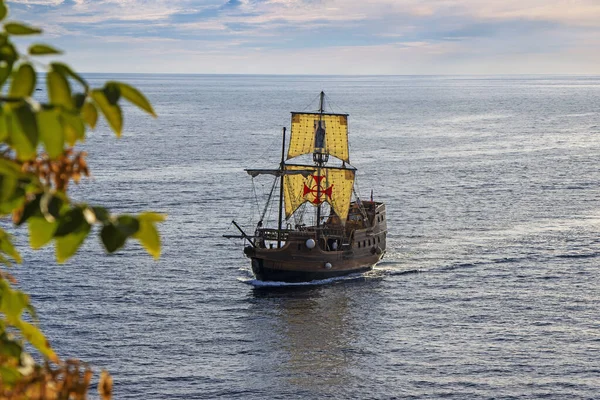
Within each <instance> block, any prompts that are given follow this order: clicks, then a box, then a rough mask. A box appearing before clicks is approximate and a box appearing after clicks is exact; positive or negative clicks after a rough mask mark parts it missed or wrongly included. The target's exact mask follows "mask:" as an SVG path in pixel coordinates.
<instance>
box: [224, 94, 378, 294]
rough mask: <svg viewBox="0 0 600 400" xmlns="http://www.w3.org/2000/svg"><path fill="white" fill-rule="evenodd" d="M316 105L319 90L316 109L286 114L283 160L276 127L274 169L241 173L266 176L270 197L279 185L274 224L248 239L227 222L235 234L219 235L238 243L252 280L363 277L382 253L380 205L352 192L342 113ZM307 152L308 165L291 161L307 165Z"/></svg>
mask: <svg viewBox="0 0 600 400" xmlns="http://www.w3.org/2000/svg"><path fill="white" fill-rule="evenodd" d="M324 100H325V94H324V93H323V92H321V93H320V101H319V110H318V112H292V121H291V135H290V140H289V145H288V150H287V156H286V152H285V147H286V128H283V144H282V154H281V163H280V164H279V168H277V169H247V170H246V172H247V173H248V174H250V175H251V176H252V177H253V178H254V177H257V176H259V175H272V176H274V177H275V182H274V184H273V187H272V190H271V194H273V190H274V189H275V185H276V183H278V184H279V199H278V201H279V209H278V220H277V221H276V225H277V226H276V227H266V226H263V220H262V218H261V220H260V221H259V222H258V224H257V226H256V228H255V231H254V233H253V234H252V235H248V234H246V232H244V231H243V229H242V228H241V227H240V226H239V225H238V224H237V223H236V222H235V221H233V224H234V225H235V227H236V228H237V229H238V230H239V231H240V233H241V235H224V236H225V237H229V238H234V237H235V238H244V239H246V241H247V242H248V245H247V246H246V247H245V248H244V254H245V255H246V256H247V257H248V258H250V259H251V266H252V272H253V274H254V275H255V277H256V279H258V280H261V281H281V282H310V281H315V280H323V279H328V278H332V277H338V276H343V275H349V274H354V273H360V272H365V271H369V270H371V269H372V268H373V266H374V265H375V264H376V263H377V262H378V261H379V260H380V259H381V258H382V257H383V255H384V254H385V250H386V234H387V225H386V215H385V205H384V204H383V203H381V202H377V201H373V194H372V193H373V192H371V200H370V201H363V200H360V199H359V198H358V196H357V195H356V192H355V190H354V179H355V174H356V168H354V167H352V166H351V164H350V158H349V148H348V114H334V113H326V112H325V111H324V109H323V107H324ZM311 154H312V162H304V163H298V162H297V161H296V160H298V159H302V158H304V159H307V158H308V160H310V158H309V157H310V155H311ZM302 156H304V157H302ZM330 158H331V160H330ZM331 161H335V162H331ZM336 164H337V165H336ZM273 197H274V196H271V195H270V196H269V200H272V199H273ZM307 205H310V206H314V213H308V214H313V216H314V218H313V220H312V223H308V224H306V223H304V219H306V214H307V213H306V212H303V213H301V214H302V215H301V217H300V218H299V217H298V214H300V212H299V209H301V208H304V209H306V206H307ZM266 209H267V208H265V211H266ZM263 218H264V213H263Z"/></svg>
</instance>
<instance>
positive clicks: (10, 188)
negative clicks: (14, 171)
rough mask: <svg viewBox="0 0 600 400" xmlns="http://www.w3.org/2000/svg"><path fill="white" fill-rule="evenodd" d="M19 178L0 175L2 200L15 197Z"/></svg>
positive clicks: (0, 197) (0, 195) (0, 198)
mask: <svg viewBox="0 0 600 400" xmlns="http://www.w3.org/2000/svg"><path fill="white" fill-rule="evenodd" d="M18 183H19V180H18V179H17V178H15V177H14V176H10V175H0V189H2V190H0V201H1V202H4V201H7V200H9V199H11V198H12V197H13V194H14V193H15V190H16V189H17V185H18Z"/></svg>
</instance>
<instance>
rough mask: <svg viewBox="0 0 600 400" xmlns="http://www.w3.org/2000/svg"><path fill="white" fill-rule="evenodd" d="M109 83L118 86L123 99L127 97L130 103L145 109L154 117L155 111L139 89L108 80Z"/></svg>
mask: <svg viewBox="0 0 600 400" xmlns="http://www.w3.org/2000/svg"><path fill="white" fill-rule="evenodd" d="M110 83H113V84H115V85H117V87H118V88H119V91H120V92H121V96H123V97H124V98H125V99H127V100H128V101H129V102H130V103H132V104H134V105H136V106H138V107H139V108H141V109H142V110H144V111H146V112H147V113H148V114H150V115H152V116H153V117H156V113H155V112H154V109H153V108H152V105H151V104H150V102H149V101H148V99H146V97H145V96H144V95H143V94H142V93H141V92H140V91H139V90H137V89H136V88H134V87H133V86H129V85H127V84H125V83H122V82H110Z"/></svg>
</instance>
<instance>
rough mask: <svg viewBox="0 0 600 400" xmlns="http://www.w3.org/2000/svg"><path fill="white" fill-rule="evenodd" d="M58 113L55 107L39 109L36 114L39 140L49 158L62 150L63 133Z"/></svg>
mask: <svg viewBox="0 0 600 400" xmlns="http://www.w3.org/2000/svg"><path fill="white" fill-rule="evenodd" d="M59 115H60V113H59V112H58V111H57V110H56V109H51V110H41V111H39V112H38V113H37V115H36V117H37V125H38V129H39V131H40V141H41V142H42V144H43V145H44V147H45V149H46V152H47V153H48V155H49V156H50V158H57V157H59V156H60V155H61V154H62V153H63V151H64V146H65V135H64V133H63V126H62V124H61V123H60V119H59Z"/></svg>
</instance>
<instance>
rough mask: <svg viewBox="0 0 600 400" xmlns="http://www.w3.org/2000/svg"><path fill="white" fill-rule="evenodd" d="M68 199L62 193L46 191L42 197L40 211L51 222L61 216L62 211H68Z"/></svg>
mask: <svg viewBox="0 0 600 400" xmlns="http://www.w3.org/2000/svg"><path fill="white" fill-rule="evenodd" d="M67 202H68V199H65V196H64V195H61V194H60V193H54V194H52V193H51V192H46V193H44V194H43V195H42V197H41V198H40V211H41V212H42V216H43V217H44V218H45V219H46V220H47V221H49V222H53V221H55V220H57V219H59V218H60V213H61V211H64V212H67V211H68V210H69V208H68V206H67V205H66V204H65V203H67Z"/></svg>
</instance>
